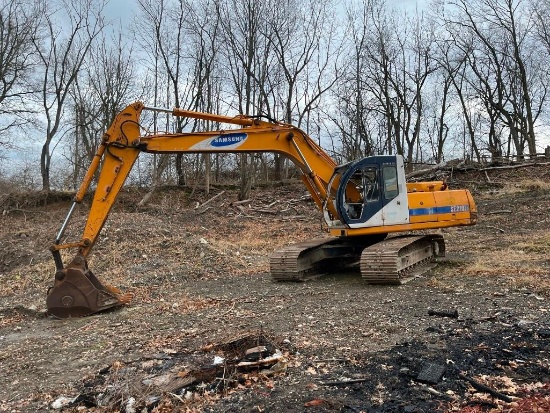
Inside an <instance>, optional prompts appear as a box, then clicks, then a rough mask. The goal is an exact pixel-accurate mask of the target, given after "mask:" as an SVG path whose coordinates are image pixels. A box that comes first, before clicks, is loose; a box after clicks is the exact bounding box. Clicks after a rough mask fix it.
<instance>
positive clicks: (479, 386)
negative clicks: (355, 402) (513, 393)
mask: <svg viewBox="0 0 550 413" xmlns="http://www.w3.org/2000/svg"><path fill="white" fill-rule="evenodd" d="M458 377H460V378H461V379H462V380H466V381H467V382H468V383H470V384H471V385H472V387H473V388H474V389H476V390H479V391H482V392H484V393H489V394H490V395H491V396H493V397H496V398H497V399H500V400H504V401H505V402H506V403H511V402H512V401H513V399H512V398H511V397H510V396H507V395H505V394H503V393H500V392H498V391H496V390H493V389H491V388H490V387H487V386H486V385H484V384H481V383H480V382H478V381H476V380H474V379H472V378H471V377H468V376H466V375H465V374H462V373H458Z"/></svg>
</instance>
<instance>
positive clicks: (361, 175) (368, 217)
mask: <svg viewBox="0 0 550 413" xmlns="http://www.w3.org/2000/svg"><path fill="white" fill-rule="evenodd" d="M399 159H401V158H400V157H397V156H373V157H368V158H365V159H362V160H360V161H357V162H355V163H352V164H350V165H349V167H348V170H347V171H345V172H343V173H342V178H341V180H340V186H339V188H338V193H337V197H336V201H337V202H336V206H337V209H338V213H339V215H340V217H341V219H342V221H343V222H344V223H345V224H346V225H347V226H349V227H350V228H364V227H374V226H383V225H394V224H403V223H407V222H408V207H407V193H406V186H405V183H404V171H400V170H399V167H402V162H401V163H400V162H399ZM401 175H403V177H401V178H400V176H401ZM401 181H403V182H401Z"/></svg>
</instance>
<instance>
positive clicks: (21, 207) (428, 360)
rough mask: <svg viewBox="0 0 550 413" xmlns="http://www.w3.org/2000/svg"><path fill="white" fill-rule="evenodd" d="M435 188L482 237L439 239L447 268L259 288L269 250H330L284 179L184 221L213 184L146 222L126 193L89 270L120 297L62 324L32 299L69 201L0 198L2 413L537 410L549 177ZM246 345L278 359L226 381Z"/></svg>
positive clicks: (527, 173) (518, 175) (490, 176)
mask: <svg viewBox="0 0 550 413" xmlns="http://www.w3.org/2000/svg"><path fill="white" fill-rule="evenodd" d="M447 175H448V182H449V184H450V186H451V187H454V188H460V187H468V188H470V189H471V190H472V192H473V194H474V197H475V199H476V202H477V205H478V208H479V221H478V224H477V225H476V226H473V227H466V228H453V229H448V230H444V231H442V232H443V234H444V236H445V239H446V243H447V257H446V258H445V259H442V260H441V262H440V263H439V265H438V266H437V267H436V268H435V269H433V270H431V271H430V272H429V273H427V274H425V275H424V276H422V277H420V278H417V279H415V280H413V281H411V282H409V283H407V284H405V285H403V286H399V287H395V286H369V285H365V284H364V283H363V282H362V280H361V277H360V275H359V274H356V273H353V272H351V273H345V274H338V275H334V274H333V275H324V276H321V277H318V278H315V279H313V280H311V281H308V282H305V283H300V284H294V283H291V284H287V283H275V282H273V281H271V280H270V277H269V274H268V271H269V255H270V253H271V252H272V251H273V250H275V249H277V248H278V247H281V246H284V245H287V244H289V243H292V242H297V241H301V240H306V239H309V238H314V237H317V236H323V235H324V232H323V230H322V225H321V220H322V219H321V216H320V214H319V213H318V211H317V210H316V209H315V205H314V204H313V202H312V201H311V200H310V199H309V198H308V197H307V196H306V195H307V193H306V190H305V188H303V187H302V186H301V185H300V184H298V183H293V184H290V185H285V186H280V187H273V188H262V189H256V190H254V191H253V197H252V198H251V200H250V202H249V203H248V204H243V205H241V207H240V208H237V207H236V206H232V205H231V202H234V201H236V199H237V194H236V192H234V191H232V190H230V189H225V192H224V193H223V194H222V196H219V197H218V198H216V199H215V200H214V201H212V202H211V203H209V204H208V206H207V207H204V208H198V209H195V206H196V205H197V203H198V204H202V203H204V202H205V201H207V200H209V199H210V198H211V197H212V196H214V195H216V194H218V193H220V192H221V191H222V189H220V188H215V189H214V190H213V192H212V193H211V194H209V195H206V194H204V193H201V192H200V191H194V192H193V193H192V194H191V193H190V191H188V190H179V189H174V188H166V189H164V190H161V191H159V192H157V193H156V195H154V197H153V198H152V199H151V201H150V203H149V204H148V205H147V206H146V207H145V208H138V207H137V206H136V205H137V203H138V202H139V200H140V199H141V198H142V197H143V195H144V193H143V192H141V191H139V190H137V189H133V188H130V189H127V190H126V191H125V192H124V193H123V194H122V196H121V199H120V201H119V202H118V204H117V206H116V209H115V211H114V212H113V213H112V215H111V217H110V219H109V221H108V223H107V225H106V227H105V229H104V233H103V235H102V237H101V238H100V240H99V242H98V244H97V245H96V247H95V249H94V252H93V253H92V257H91V260H90V268H92V269H93V271H94V273H95V274H96V275H97V276H98V277H99V278H100V279H101V280H105V281H106V282H108V283H109V284H112V285H116V286H117V287H119V288H121V289H122V290H124V291H127V292H132V293H133V294H134V295H135V297H134V300H133V302H132V303H131V304H130V305H128V306H126V307H124V308H121V309H117V310H114V311H110V312H106V313H103V314H99V315H95V316H91V317H86V318H81V319H68V320H56V319H54V318H52V317H49V316H48V315H46V314H45V297H46V292H47V289H48V287H49V286H50V285H51V283H52V280H53V269H54V266H53V260H52V259H51V254H50V253H49V251H48V246H49V244H50V243H51V242H52V240H53V238H54V237H55V234H56V232H57V230H58V229H59V226H60V224H61V222H62V221H63V219H64V217H65V214H66V211H67V209H68V206H69V197H68V196H66V195H63V194H57V195H49V196H48V197H46V196H45V195H44V194H9V195H6V196H5V197H4V198H3V200H2V205H1V208H2V209H3V215H2V216H1V217H0V220H1V226H0V243H1V246H2V247H1V249H0V365H1V366H2V371H3V374H2V375H0V411H9V412H34V411H41V410H42V411H43V410H47V409H51V408H53V407H59V408H61V409H63V411H74V412H76V411H90V412H111V411H122V412H124V411H126V412H141V411H154V412H170V411H201V412H202V411H204V412H241V411H244V412H304V411H307V412H310V411H311V412H367V411H368V412H426V411H430V412H437V411H439V412H446V411H457V412H484V411H496V412H500V411H503V412H531V411H535V410H534V409H535V408H540V409H541V410H539V411H550V371H549V369H550V346H549V343H550V322H549V319H550V317H549V312H550V305H549V301H548V300H549V299H550V215H549V214H548V208H549V206H550V167H549V166H548V165H547V164H543V165H535V166H527V167H523V168H519V169H494V170H489V171H484V172H480V171H477V170H472V171H467V172H460V171H453V172H452V173H448V174H447ZM85 217H86V208H85V206H83V207H82V208H81V209H79V210H78V211H77V213H76V215H75V218H74V219H73V221H72V223H71V225H70V227H69V229H68V231H67V234H66V235H67V237H68V238H69V239H77V238H78V236H79V231H80V229H81V226H82V224H83V222H84V220H85ZM255 347H260V348H261V349H260V350H257V351H260V352H265V354H263V355H264V356H265V355H268V356H274V357H275V358H274V360H276V361H277V363H276V364H275V365H273V364H274V363H270V364H268V363H266V365H262V366H259V365H258V364H254V362H252V365H251V366H245V365H240V366H239V365H238V362H239V361H241V360H242V359H243V356H244V352H245V351H247V350H250V349H253V348H255ZM216 357H218V359H216V360H217V361H220V360H222V361H221V362H220V363H219V364H214V360H215V358H216ZM350 380H351V381H350ZM483 386H485V387H483ZM491 392H492V393H491ZM62 406H64V407H62Z"/></svg>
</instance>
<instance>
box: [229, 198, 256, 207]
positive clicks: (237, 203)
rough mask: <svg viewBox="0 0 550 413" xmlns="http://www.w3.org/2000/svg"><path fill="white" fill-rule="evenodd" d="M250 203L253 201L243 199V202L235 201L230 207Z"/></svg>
mask: <svg viewBox="0 0 550 413" xmlns="http://www.w3.org/2000/svg"><path fill="white" fill-rule="evenodd" d="M250 201H251V199H243V200H242V201H233V202H231V203H230V204H229V205H231V206H237V205H242V204H246V203H249V202H250Z"/></svg>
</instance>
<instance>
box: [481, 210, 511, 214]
mask: <svg viewBox="0 0 550 413" xmlns="http://www.w3.org/2000/svg"><path fill="white" fill-rule="evenodd" d="M511 213H512V211H510V210H509V209H499V210H496V211H489V212H484V213H483V214H484V215H493V214H511Z"/></svg>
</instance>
